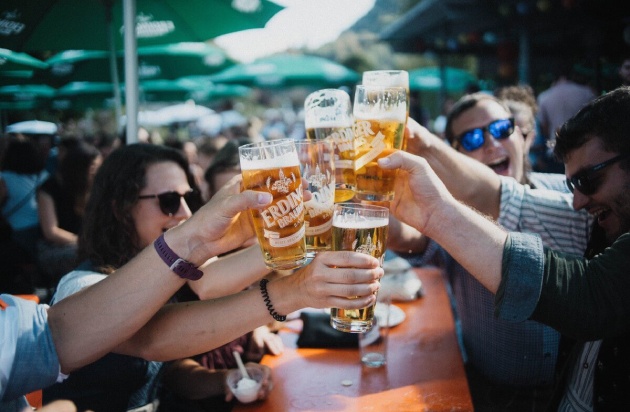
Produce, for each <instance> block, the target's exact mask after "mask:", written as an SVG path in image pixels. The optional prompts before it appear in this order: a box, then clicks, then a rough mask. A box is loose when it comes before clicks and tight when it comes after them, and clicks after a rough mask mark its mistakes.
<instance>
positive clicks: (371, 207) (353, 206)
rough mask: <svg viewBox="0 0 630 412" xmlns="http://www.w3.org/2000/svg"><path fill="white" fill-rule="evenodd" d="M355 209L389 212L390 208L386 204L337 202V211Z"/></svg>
mask: <svg viewBox="0 0 630 412" xmlns="http://www.w3.org/2000/svg"><path fill="white" fill-rule="evenodd" d="M343 208H345V209H355V210H366V211H373V212H387V214H389V209H388V208H386V207H385V206H378V205H367V204H364V203H335V211H336V210H337V209H343Z"/></svg>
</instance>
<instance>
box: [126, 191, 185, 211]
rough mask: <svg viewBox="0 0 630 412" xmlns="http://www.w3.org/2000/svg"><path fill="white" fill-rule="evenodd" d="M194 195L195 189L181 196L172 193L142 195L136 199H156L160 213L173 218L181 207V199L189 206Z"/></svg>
mask: <svg viewBox="0 0 630 412" xmlns="http://www.w3.org/2000/svg"><path fill="white" fill-rule="evenodd" d="M195 195H196V191H195V189H190V190H189V191H188V192H186V193H184V194H183V195H181V194H179V193H177V192H175V191H172V192H164V193H160V194H159V195H142V196H138V199H154V198H156V197H157V199H158V201H159V202H160V210H161V211H162V213H164V214H165V215H167V216H173V215H174V214H176V213H177V211H178V210H179V208H180V206H181V205H182V201H181V198H182V197H183V198H184V200H185V201H186V204H190V203H191V202H192V201H193V200H194V196H195Z"/></svg>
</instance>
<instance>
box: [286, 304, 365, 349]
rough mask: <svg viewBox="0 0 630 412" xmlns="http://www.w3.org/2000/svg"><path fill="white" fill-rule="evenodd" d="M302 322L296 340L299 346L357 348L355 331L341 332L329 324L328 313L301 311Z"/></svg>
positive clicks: (357, 341)
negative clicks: (302, 324)
mask: <svg viewBox="0 0 630 412" xmlns="http://www.w3.org/2000/svg"><path fill="white" fill-rule="evenodd" d="M300 319H302V321H303V322H304V326H303V328H302V332H300V336H299V338H298V340H297V345H298V347H300V348H357V347H359V338H358V336H357V334H356V333H347V332H341V331H339V330H337V329H335V328H333V327H332V326H330V315H329V314H328V313H320V312H302V313H300Z"/></svg>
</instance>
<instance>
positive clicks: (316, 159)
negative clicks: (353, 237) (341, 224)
mask: <svg viewBox="0 0 630 412" xmlns="http://www.w3.org/2000/svg"><path fill="white" fill-rule="evenodd" d="M295 147H296V148H297V153H298V158H299V159H300V172H301V174H302V179H303V180H305V181H306V182H307V183H308V190H309V191H310V192H311V194H312V197H311V200H309V201H307V202H304V208H305V212H304V221H305V222H306V254H307V257H308V258H313V257H315V254H316V253H317V251H318V250H330V246H331V243H332V215H333V207H334V204H335V159H334V148H333V143H332V141H330V140H301V141H296V142H295Z"/></svg>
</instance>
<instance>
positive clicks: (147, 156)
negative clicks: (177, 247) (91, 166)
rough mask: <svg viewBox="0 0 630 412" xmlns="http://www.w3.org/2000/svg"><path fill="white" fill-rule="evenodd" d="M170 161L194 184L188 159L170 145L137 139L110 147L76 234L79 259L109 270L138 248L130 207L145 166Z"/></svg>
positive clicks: (139, 187) (141, 187) (128, 257)
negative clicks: (79, 233)
mask: <svg viewBox="0 0 630 412" xmlns="http://www.w3.org/2000/svg"><path fill="white" fill-rule="evenodd" d="M162 162H174V163H176V164H178V165H179V166H180V167H181V168H182V170H184V172H185V173H186V177H187V179H188V183H189V184H190V187H192V188H193V189H195V188H196V185H195V182H194V179H193V176H192V174H191V173H190V170H189V167H188V161H187V160H186V158H185V157H184V155H183V154H182V153H181V152H179V151H177V150H175V149H172V148H168V147H165V146H158V145H153V144H147V143H138V144H132V145H127V146H123V147H120V148H118V149H116V150H114V151H113V152H112V153H111V154H110V155H109V156H107V158H106V159H105V161H104V162H103V164H102V165H101V167H100V168H99V170H98V172H97V173H96V176H95V177H94V183H93V185H92V191H91V193H90V198H89V200H88V204H87V207H86V210H85V216H84V223H83V229H82V232H81V235H80V236H79V248H78V256H79V259H80V261H85V260H89V261H90V262H91V263H92V265H93V267H94V268H95V269H96V270H98V271H100V272H102V273H111V272H113V271H114V270H116V269H117V268H119V267H120V266H122V265H124V264H125V263H127V262H128V261H129V260H131V259H132V258H133V257H134V256H135V255H136V254H138V253H139V252H140V250H141V248H140V247H139V246H138V245H139V237H138V233H137V232H136V228H135V222H134V221H133V218H132V217H131V209H132V208H133V207H134V205H135V204H136V202H137V201H138V196H139V194H140V191H141V190H142V189H143V188H144V187H145V186H146V171H147V168H148V167H149V166H150V165H152V164H156V163H162ZM191 209H192V208H191Z"/></svg>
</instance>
